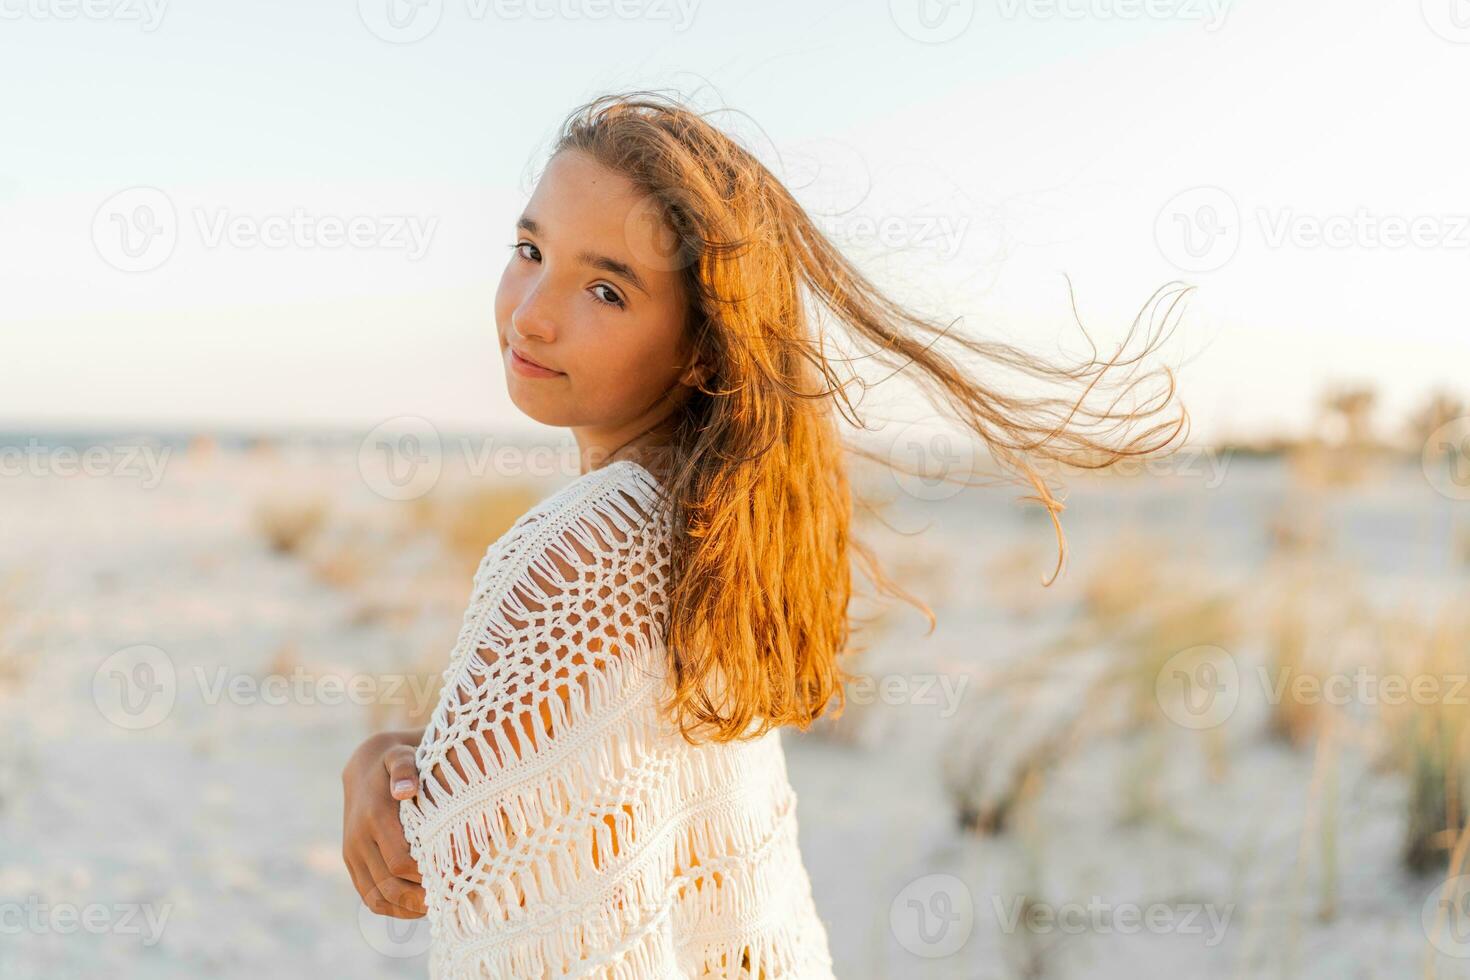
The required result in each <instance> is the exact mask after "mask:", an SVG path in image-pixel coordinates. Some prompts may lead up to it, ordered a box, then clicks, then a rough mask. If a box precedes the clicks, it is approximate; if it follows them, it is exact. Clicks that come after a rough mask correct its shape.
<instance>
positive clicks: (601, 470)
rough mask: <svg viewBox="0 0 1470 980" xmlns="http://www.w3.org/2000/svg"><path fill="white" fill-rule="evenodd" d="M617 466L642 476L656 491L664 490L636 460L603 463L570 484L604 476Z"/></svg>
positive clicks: (651, 474) (660, 483)
mask: <svg viewBox="0 0 1470 980" xmlns="http://www.w3.org/2000/svg"><path fill="white" fill-rule="evenodd" d="M619 466H622V467H625V468H630V470H631V471H632V472H633V473H635V474H641V475H642V476H643V478H644V479H646V480H647V481H648V482H649V483H650V484H652V485H653V486H654V487H655V488H656V489H658V490H663V489H664V485H663V482H662V481H661V480H659V478H658V477H656V476H654V475H653V472H652V471H651V470H649V468H648V467H646V466H644V465H643V464H642V463H640V462H638V461H637V460H632V459H616V460H613V461H612V462H611V463H604V464H603V465H601V466H599V467H597V469H595V470H588V471H587V472H586V473H583V474H582V475H581V476H578V477H577V478H576V479H575V480H573V481H572V482H573V483H580V482H581V481H582V480H585V479H588V478H589V477H593V476H596V475H598V474H605V473H607V472H608V471H609V470H612V469H614V468H616V467H619Z"/></svg>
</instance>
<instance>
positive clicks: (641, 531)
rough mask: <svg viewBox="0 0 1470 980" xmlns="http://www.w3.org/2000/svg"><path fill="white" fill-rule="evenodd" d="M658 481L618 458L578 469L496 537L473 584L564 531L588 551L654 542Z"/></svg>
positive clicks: (663, 522)
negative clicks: (587, 547)
mask: <svg viewBox="0 0 1470 980" xmlns="http://www.w3.org/2000/svg"><path fill="white" fill-rule="evenodd" d="M663 489H664V488H663V486H662V485H661V484H660V483H659V481H658V480H657V479H656V478H655V477H654V476H653V474H652V473H650V472H649V471H648V469H646V468H645V467H644V466H642V465H641V464H639V463H636V462H634V461H633V460H627V459H625V460H618V461H616V462H613V463H609V464H607V465H606V466H602V467H599V468H598V469H595V470H591V471H589V472H587V473H583V474H581V475H580V476H578V477H576V478H575V479H573V480H571V481H570V482H569V483H567V484H565V485H564V486H562V487H560V488H559V489H557V490H555V491H554V492H552V493H551V494H550V495H549V496H547V497H546V498H545V499H543V500H541V501H540V502H539V503H537V504H536V505H534V506H533V507H531V508H530V509H529V510H527V511H526V512H525V513H524V514H522V515H521V516H520V517H519V518H517V519H516V521H515V523H514V524H512V525H511V526H510V528H509V529H508V530H506V532H505V533H504V534H502V535H501V536H500V537H499V538H498V539H496V540H495V541H494V542H493V543H491V545H490V546H489V548H488V549H487V550H486V552H485V556H484V558H483V559H481V561H480V566H479V569H478V570H477V571H476V573H475V580H476V582H477V583H479V584H488V583H487V582H486V580H487V578H494V577H498V576H497V574H496V573H501V574H503V573H504V572H505V571H506V569H507V566H508V565H513V564H514V563H515V559H516V557H517V556H521V557H527V558H529V557H530V556H533V555H536V554H539V553H541V552H542V551H543V550H545V548H546V547H547V546H548V545H549V544H551V543H553V542H555V541H557V540H559V539H562V538H565V537H566V536H568V535H573V536H575V537H576V538H578V539H579V540H580V541H582V542H585V543H587V544H588V545H590V546H591V548H592V550H593V551H594V552H606V551H618V550H625V549H626V548H627V547H628V546H629V544H630V543H631V542H640V543H642V544H643V545H644V546H649V545H656V544H657V542H659V541H661V540H662V539H664V538H665V537H666V536H667V534H668V531H669V524H668V520H667V516H668V515H667V507H666V506H665V505H664V504H665V501H664V500H663Z"/></svg>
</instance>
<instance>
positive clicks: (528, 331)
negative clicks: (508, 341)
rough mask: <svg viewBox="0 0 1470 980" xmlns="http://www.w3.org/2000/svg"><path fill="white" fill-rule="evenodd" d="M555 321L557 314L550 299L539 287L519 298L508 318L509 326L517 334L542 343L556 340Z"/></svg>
mask: <svg viewBox="0 0 1470 980" xmlns="http://www.w3.org/2000/svg"><path fill="white" fill-rule="evenodd" d="M556 320H557V313H556V311H555V310H554V309H553V304H552V303H551V298H550V296H549V295H548V294H547V292H546V290H545V289H544V288H542V286H540V285H537V286H536V287H535V288H533V289H532V290H531V291H530V292H528V293H526V295H525V296H523V297H521V301H520V302H519V303H517V304H516V308H515V310H514V311H512V312H511V316H510V323H511V326H512V327H514V328H515V332H516V333H517V334H519V335H520V336H522V337H526V338H528V339H532V340H539V341H541V342H542V343H551V342H552V341H553V340H555V339H556V332H557V331H556Z"/></svg>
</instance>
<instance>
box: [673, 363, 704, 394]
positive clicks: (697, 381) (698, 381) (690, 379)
mask: <svg viewBox="0 0 1470 980" xmlns="http://www.w3.org/2000/svg"><path fill="white" fill-rule="evenodd" d="M709 375H710V370H709V366H708V365H706V364H704V363H703V362H702V361H695V362H694V363H692V364H690V365H689V366H688V367H687V368H685V369H684V373H683V374H681V375H680V376H679V383H680V384H684V385H688V386H689V387H691V388H698V387H699V386H700V385H702V384H704V382H705V379H707V378H708V377H709Z"/></svg>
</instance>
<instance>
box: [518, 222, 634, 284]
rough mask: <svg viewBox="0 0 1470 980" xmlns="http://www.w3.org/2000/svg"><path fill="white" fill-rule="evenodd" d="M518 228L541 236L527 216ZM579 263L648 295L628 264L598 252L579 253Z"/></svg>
mask: <svg viewBox="0 0 1470 980" xmlns="http://www.w3.org/2000/svg"><path fill="white" fill-rule="evenodd" d="M516 227H517V228H520V229H524V230H525V231H528V232H530V233H531V234H533V235H539V234H541V226H540V225H538V224H536V221H535V219H533V218H528V217H526V216H525V215H521V217H520V218H519V219H517V221H516ZM577 261H578V262H581V263H582V264H583V265H590V266H592V267H593V268H594V269H601V270H602V271H603V272H611V273H612V274H613V275H615V276H618V277H620V278H622V279H626V280H627V281H628V282H629V283H631V284H632V285H633V286H635V287H637V288H638V289H639V290H640V291H641V292H643V293H644V294H645V295H646V294H647V293H648V286H647V285H645V284H644V282H643V277H642V276H640V275H639V274H638V271H637V270H636V269H634V268H633V267H632V266H631V265H629V264H628V263H626V262H620V261H619V260H617V259H614V258H611V257H609V256H606V255H599V254H597V253H596V252H579V253H578V254H577Z"/></svg>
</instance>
